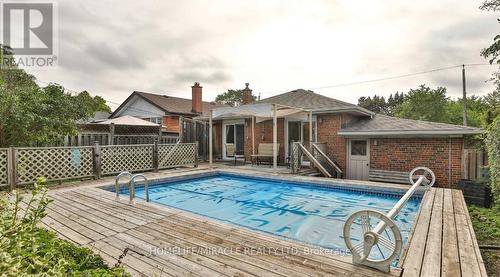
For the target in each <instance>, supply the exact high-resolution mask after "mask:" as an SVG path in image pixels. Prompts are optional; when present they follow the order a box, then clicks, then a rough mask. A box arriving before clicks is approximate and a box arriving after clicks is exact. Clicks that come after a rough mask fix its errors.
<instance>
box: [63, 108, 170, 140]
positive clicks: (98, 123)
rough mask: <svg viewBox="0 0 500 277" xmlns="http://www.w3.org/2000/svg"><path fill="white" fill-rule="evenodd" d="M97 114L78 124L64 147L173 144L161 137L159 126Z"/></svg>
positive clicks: (148, 122) (127, 118) (138, 120)
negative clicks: (75, 132)
mask: <svg viewBox="0 0 500 277" xmlns="http://www.w3.org/2000/svg"><path fill="white" fill-rule="evenodd" d="M106 114H108V116H109V113H102V112H98V113H96V114H95V115H94V117H93V118H91V119H89V120H88V121H85V122H78V123H77V124H76V125H77V129H78V133H77V134H76V135H74V136H66V139H65V141H64V145H65V146H90V145H94V143H96V142H97V143H99V144H100V145H122V144H146V143H154V142H155V141H160V142H170V143H174V142H176V140H170V141H169V139H170V138H169V137H165V136H161V131H160V128H161V127H160V125H159V124H156V123H152V122H150V121H146V120H143V119H140V118H137V117H133V116H129V115H124V116H120V117H115V118H107V117H106Z"/></svg>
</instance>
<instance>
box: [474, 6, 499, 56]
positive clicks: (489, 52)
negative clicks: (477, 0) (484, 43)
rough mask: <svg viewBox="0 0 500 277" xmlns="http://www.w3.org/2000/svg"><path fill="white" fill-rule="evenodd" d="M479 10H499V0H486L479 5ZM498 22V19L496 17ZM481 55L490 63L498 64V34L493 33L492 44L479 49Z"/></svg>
mask: <svg viewBox="0 0 500 277" xmlns="http://www.w3.org/2000/svg"><path fill="white" fill-rule="evenodd" d="M479 8H480V9H481V10H485V11H500V0H487V1H484V2H483V4H482V5H481V6H480V7H479ZM497 20H498V23H500V19H497ZM481 56H483V57H484V58H486V59H489V62H490V63H491V64H493V63H498V64H500V59H499V57H500V34H497V35H495V37H494V38H493V44H492V45H490V46H489V47H487V48H484V49H483V50H482V51H481Z"/></svg>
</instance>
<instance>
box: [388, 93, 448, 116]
mask: <svg viewBox="0 0 500 277" xmlns="http://www.w3.org/2000/svg"><path fill="white" fill-rule="evenodd" d="M448 101H449V98H448V97H447V96H446V88H443V87H438V88H436V89H431V88H429V87H427V86H425V85H421V86H420V87H419V88H418V89H411V90H410V91H409V92H408V94H407V95H406V97H405V100H404V102H403V103H402V104H401V105H399V107H398V108H397V111H396V115H397V116H398V117H402V118H408V119H417V120H426V121H435V122H448V121H449V118H448V114H447V111H446V108H447V105H448Z"/></svg>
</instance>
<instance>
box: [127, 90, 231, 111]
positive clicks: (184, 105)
mask: <svg viewBox="0 0 500 277" xmlns="http://www.w3.org/2000/svg"><path fill="white" fill-rule="evenodd" d="M134 93H136V94H138V95H140V96H141V97H143V98H144V99H146V100H148V101H149V102H152V103H154V104H155V105H156V106H158V107H159V108H161V109H163V110H165V111H166V112H169V113H179V114H192V115H196V114H195V113H193V112H192V101H191V99H186V98H180V97H173V96H168V95H159V94H152V93H147V92H141V91H135V92H134ZM202 106H203V113H202V115H208V113H209V111H210V110H211V109H214V108H217V107H224V106H225V105H223V104H217V103H215V102H205V101H203V102H202Z"/></svg>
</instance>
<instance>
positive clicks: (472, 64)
mask: <svg viewBox="0 0 500 277" xmlns="http://www.w3.org/2000/svg"><path fill="white" fill-rule="evenodd" d="M462 66H498V64H490V63H469V64H459V65H452V66H446V67H440V68H435V69H429V70H425V71H419V72H413V73H407V74H402V75H395V76H389V77H383V78H377V79H371V80H363V81H355V82H349V83H340V84H332V85H327V86H320V87H309V88H306V89H309V90H321V89H327V88H338V87H346V86H354V85H361V84H367V83H375V82H382V81H388V80H395V79H401V78H407V77H411V76H418V75H424V74H429V73H434V72H439V71H445V70H450V69H454V68H459V67H462ZM36 80H37V81H38V82H41V83H45V84H47V85H48V84H51V82H45V81H42V80H39V79H36ZM64 88H65V90H67V91H70V92H73V93H75V94H78V93H79V92H77V91H75V90H71V89H68V88H66V87H64ZM288 91H290V90H286V91H270V92H263V93H262V94H275V93H285V92H288ZM101 97H102V96H101ZM103 98H104V97H103ZM105 100H106V102H108V103H111V104H115V105H118V106H119V105H121V103H116V102H113V101H110V100H107V99H105ZM129 109H131V110H134V111H136V112H142V113H144V114H148V115H154V114H153V113H151V112H150V111H145V110H141V109H139V108H136V107H129Z"/></svg>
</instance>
